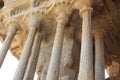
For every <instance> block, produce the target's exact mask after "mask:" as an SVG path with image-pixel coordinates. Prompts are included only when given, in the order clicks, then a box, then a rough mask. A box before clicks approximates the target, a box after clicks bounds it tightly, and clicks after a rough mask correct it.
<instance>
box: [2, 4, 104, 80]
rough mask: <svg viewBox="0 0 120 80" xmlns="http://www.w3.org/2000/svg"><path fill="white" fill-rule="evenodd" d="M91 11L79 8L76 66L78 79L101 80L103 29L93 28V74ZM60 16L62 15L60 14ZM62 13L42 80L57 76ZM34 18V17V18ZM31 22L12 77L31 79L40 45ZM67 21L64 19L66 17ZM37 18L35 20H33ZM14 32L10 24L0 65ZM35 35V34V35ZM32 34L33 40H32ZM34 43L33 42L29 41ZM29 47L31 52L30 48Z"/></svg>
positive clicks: (102, 76) (14, 27)
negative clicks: (79, 34) (46, 70)
mask: <svg viewBox="0 0 120 80" xmlns="http://www.w3.org/2000/svg"><path fill="white" fill-rule="evenodd" d="M91 12H92V8H91V7H90V6H85V7H83V8H82V9H81V10H80V16H81V18H82V39H81V58H80V66H79V74H78V80H94V78H95V80H104V79H105V74H104V68H105V64H104V41H103V38H104V37H103V36H104V33H103V30H96V31H95V32H94V39H95V75H94V72H93V71H94V69H93V65H94V64H93V36H92V31H93V30H92V26H91ZM63 15H64V16H63ZM65 18H68V16H67V17H66V15H65V14H62V17H61V15H60V16H59V17H58V19H60V20H58V24H57V28H56V35H55V39H54V44H53V50H52V56H51V60H50V64H49V67H48V72H47V76H46V80H58V79H59V67H60V59H61V52H62V46H63V39H64V32H65V24H66V23H65V22H66V21H65V20H64V19H65ZM34 19H35V18H34ZM34 19H33V22H32V26H30V31H29V34H28V38H27V40H26V43H25V46H24V49H23V51H22V54H21V58H20V61H19V64H18V67H17V69H16V73H15V75H14V78H13V80H33V77H34V73H35V70H36V65H37V61H38V56H39V54H40V45H41V41H42V36H41V35H40V34H36V31H37V26H36V24H37V25H38V21H37V19H35V20H34ZM67 20H68V19H67ZM36 21H37V22H36ZM15 33H16V26H12V27H10V30H9V31H8V34H7V37H6V39H5V42H4V44H3V47H2V48H1V50H0V66H1V65H2V63H3V60H4V58H5V56H6V54H7V51H8V49H9V47H10V44H11V42H12V39H13V36H14V34H15ZM35 35H36V36H35ZM34 37H35V39H34ZM33 42H34V44H33ZM31 49H32V51H31ZM30 53H31V56H30Z"/></svg>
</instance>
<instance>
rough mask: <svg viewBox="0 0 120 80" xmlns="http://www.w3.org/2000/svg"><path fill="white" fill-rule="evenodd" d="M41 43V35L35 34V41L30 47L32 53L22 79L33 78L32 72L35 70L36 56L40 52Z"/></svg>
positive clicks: (29, 79)
mask: <svg viewBox="0 0 120 80" xmlns="http://www.w3.org/2000/svg"><path fill="white" fill-rule="evenodd" d="M40 45H41V35H40V33H38V34H36V37H35V41H34V44H33V48H32V54H31V57H30V60H29V63H28V66H27V69H26V72H25V76H24V79H23V80H33V78H34V73H35V71H36V65H37V61H38V56H39V52H40Z"/></svg>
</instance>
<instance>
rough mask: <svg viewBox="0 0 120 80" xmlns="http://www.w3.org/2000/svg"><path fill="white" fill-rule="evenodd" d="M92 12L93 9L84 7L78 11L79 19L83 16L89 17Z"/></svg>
mask: <svg viewBox="0 0 120 80" xmlns="http://www.w3.org/2000/svg"><path fill="white" fill-rule="evenodd" d="M92 11H93V8H92V7H91V6H88V5H85V6H83V7H82V8H81V9H80V11H79V14H80V16H81V18H83V16H84V15H86V14H90V15H91V13H92Z"/></svg>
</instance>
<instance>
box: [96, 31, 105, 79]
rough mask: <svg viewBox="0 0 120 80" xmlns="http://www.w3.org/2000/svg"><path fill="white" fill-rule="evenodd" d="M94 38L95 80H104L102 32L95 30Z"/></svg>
mask: <svg viewBox="0 0 120 80" xmlns="http://www.w3.org/2000/svg"><path fill="white" fill-rule="evenodd" d="M94 37H95V80H105V63H104V41H103V37H104V32H103V31H102V30H96V31H95V32H94Z"/></svg>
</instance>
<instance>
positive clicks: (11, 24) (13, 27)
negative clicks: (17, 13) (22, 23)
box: [5, 19, 19, 35]
mask: <svg viewBox="0 0 120 80" xmlns="http://www.w3.org/2000/svg"><path fill="white" fill-rule="evenodd" d="M5 26H6V27H8V28H9V30H8V34H10V35H12V34H15V33H16V30H17V29H18V27H19V24H18V22H17V20H15V19H13V20H9V21H7V22H6V23H5Z"/></svg>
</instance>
